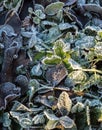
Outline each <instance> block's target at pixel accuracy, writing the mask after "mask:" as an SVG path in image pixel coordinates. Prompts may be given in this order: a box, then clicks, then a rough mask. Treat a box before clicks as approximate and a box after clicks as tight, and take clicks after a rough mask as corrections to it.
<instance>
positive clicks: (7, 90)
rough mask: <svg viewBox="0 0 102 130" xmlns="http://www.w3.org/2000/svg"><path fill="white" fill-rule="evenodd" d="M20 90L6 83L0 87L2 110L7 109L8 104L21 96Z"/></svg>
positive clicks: (0, 105)
mask: <svg viewBox="0 0 102 130" xmlns="http://www.w3.org/2000/svg"><path fill="white" fill-rule="evenodd" d="M20 90H21V89H20V88H17V87H16V86H15V85H14V84H13V83H10V82H6V83H3V84H1V85H0V109H6V106H7V103H8V102H10V101H12V100H13V99H15V98H16V97H18V96H20Z"/></svg>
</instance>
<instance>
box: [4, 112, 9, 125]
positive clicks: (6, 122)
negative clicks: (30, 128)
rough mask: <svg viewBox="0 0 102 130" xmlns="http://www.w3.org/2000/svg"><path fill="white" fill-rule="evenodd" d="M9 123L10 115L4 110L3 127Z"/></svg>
mask: <svg viewBox="0 0 102 130" xmlns="http://www.w3.org/2000/svg"><path fill="white" fill-rule="evenodd" d="M10 125H11V119H10V115H9V113H8V112H5V113H4V114H3V126H4V127H10Z"/></svg>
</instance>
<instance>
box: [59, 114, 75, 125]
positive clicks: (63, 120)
mask: <svg viewBox="0 0 102 130" xmlns="http://www.w3.org/2000/svg"><path fill="white" fill-rule="evenodd" d="M59 122H60V123H61V125H62V126H64V128H73V127H74V126H75V123H74V121H73V120H72V119H71V118H69V117H68V116H63V117H61V118H60V120H59Z"/></svg>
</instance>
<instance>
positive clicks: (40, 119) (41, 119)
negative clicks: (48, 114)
mask: <svg viewBox="0 0 102 130" xmlns="http://www.w3.org/2000/svg"><path fill="white" fill-rule="evenodd" d="M32 122H33V124H34V125H39V124H44V123H45V117H44V115H43V114H39V115H36V116H34V117H33V119H32Z"/></svg>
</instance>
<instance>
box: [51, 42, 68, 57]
mask: <svg viewBox="0 0 102 130" xmlns="http://www.w3.org/2000/svg"><path fill="white" fill-rule="evenodd" d="M64 49H65V43H64V42H63V41H62V40H57V41H56V42H55V43H54V47H53V50H54V54H55V55H57V56H59V57H61V58H62V59H63V58H64V57H65V54H66V52H65V50H64Z"/></svg>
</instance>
